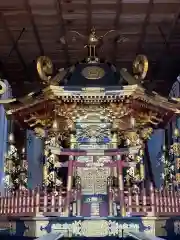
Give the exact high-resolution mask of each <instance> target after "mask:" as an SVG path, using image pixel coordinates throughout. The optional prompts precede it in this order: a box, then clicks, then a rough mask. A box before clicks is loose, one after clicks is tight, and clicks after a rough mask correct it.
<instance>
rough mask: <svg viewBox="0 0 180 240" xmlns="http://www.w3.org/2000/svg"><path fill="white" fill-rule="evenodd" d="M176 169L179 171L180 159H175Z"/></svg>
mask: <svg viewBox="0 0 180 240" xmlns="http://www.w3.org/2000/svg"><path fill="white" fill-rule="evenodd" d="M176 168H177V169H180V158H176Z"/></svg>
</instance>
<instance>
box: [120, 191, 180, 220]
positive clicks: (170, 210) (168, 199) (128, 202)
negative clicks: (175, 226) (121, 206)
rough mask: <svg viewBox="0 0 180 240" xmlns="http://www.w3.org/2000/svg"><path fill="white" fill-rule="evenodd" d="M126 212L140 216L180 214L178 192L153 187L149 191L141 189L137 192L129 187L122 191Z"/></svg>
mask: <svg viewBox="0 0 180 240" xmlns="http://www.w3.org/2000/svg"><path fill="white" fill-rule="evenodd" d="M124 197H125V207H126V212H129V213H130V214H131V215H133V214H134V215H137V213H138V214H139V215H142V216H168V215H171V216H172V215H174V216H178V215H180V193H179V192H177V191H175V190H174V189H173V190H167V189H162V190H157V189H154V188H153V187H151V188H150V191H147V189H142V190H141V191H139V192H138V193H135V192H133V190H131V189H129V191H128V192H124Z"/></svg>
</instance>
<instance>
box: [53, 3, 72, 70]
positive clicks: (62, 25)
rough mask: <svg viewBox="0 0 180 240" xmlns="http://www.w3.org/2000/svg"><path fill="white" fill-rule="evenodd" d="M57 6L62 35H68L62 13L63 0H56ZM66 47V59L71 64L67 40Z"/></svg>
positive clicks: (64, 46) (64, 45)
mask: <svg viewBox="0 0 180 240" xmlns="http://www.w3.org/2000/svg"><path fill="white" fill-rule="evenodd" d="M54 4H55V8H56V9H57V17H58V21H59V26H60V37H62V36H64V37H66V29H65V22H64V18H63V13H62V3H61V0H54ZM63 48H64V56H65V59H66V64H67V65H68V66H69V64H70V57H69V53H68V44H67V42H66V41H65V44H63Z"/></svg>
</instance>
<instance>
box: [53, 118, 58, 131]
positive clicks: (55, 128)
mask: <svg viewBox="0 0 180 240" xmlns="http://www.w3.org/2000/svg"><path fill="white" fill-rule="evenodd" d="M52 128H53V130H54V131H57V130H58V129H59V124H58V121H57V119H55V120H54V121H53V124H52Z"/></svg>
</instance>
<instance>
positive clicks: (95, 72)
mask: <svg viewBox="0 0 180 240" xmlns="http://www.w3.org/2000/svg"><path fill="white" fill-rule="evenodd" d="M81 74H82V75H83V76H84V77H85V78H87V79H90V80H96V79H100V78H102V77H104V75H105V71H104V69H103V68H101V67H97V66H89V67H86V68H84V69H83V70H82V72H81Z"/></svg>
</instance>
